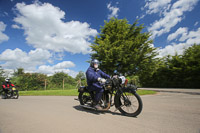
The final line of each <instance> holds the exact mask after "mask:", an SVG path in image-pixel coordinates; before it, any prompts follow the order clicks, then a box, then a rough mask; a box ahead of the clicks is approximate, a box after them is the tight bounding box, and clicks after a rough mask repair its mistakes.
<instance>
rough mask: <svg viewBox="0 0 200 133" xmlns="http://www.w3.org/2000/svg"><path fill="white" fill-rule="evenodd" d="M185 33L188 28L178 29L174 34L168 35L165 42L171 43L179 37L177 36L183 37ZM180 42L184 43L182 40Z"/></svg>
mask: <svg viewBox="0 0 200 133" xmlns="http://www.w3.org/2000/svg"><path fill="white" fill-rule="evenodd" d="M187 32H188V28H186V27H183V28H182V27H180V28H179V29H178V30H176V32H175V33H172V34H170V35H168V37H167V40H168V41H172V40H174V39H176V38H177V36H179V35H185V34H187ZM181 41H184V40H181Z"/></svg>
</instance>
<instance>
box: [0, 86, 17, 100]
mask: <svg viewBox="0 0 200 133" xmlns="http://www.w3.org/2000/svg"><path fill="white" fill-rule="evenodd" d="M1 97H2V99H10V98H12V99H18V98H19V92H18V90H17V89H16V88H15V87H12V88H8V91H7V93H5V91H3V90H2V92H1Z"/></svg>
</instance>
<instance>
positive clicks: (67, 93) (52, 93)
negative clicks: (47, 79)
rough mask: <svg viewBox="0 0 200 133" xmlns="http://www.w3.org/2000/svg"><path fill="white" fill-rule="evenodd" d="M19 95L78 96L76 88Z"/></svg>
mask: <svg viewBox="0 0 200 133" xmlns="http://www.w3.org/2000/svg"><path fill="white" fill-rule="evenodd" d="M137 93H138V94H139V95H151V94H155V93H156V92H155V91H150V90H138V91H137ZM19 95H20V96H78V91H77V89H68V90H39V91H19Z"/></svg>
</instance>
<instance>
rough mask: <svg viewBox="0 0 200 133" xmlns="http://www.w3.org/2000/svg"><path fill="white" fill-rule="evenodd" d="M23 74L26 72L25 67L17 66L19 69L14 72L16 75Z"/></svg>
mask: <svg viewBox="0 0 200 133" xmlns="http://www.w3.org/2000/svg"><path fill="white" fill-rule="evenodd" d="M22 74H24V68H17V71H14V73H13V75H14V76H20V75H22Z"/></svg>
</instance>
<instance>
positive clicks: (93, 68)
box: [86, 59, 110, 110]
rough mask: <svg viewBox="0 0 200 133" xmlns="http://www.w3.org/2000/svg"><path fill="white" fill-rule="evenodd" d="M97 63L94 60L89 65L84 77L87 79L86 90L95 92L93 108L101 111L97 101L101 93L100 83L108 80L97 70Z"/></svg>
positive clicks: (107, 76) (106, 76) (105, 75)
mask: <svg viewBox="0 0 200 133" xmlns="http://www.w3.org/2000/svg"><path fill="white" fill-rule="evenodd" d="M98 66H99V61H98V60H96V59H94V60H92V61H91V63H90V67H89V68H88V69H87V72H86V77H87V84H88V89H89V90H92V91H96V95H95V99H94V100H95V101H94V102H95V103H94V105H95V108H97V109H98V110H101V107H100V105H99V101H100V100H101V96H102V93H103V91H104V90H103V88H102V83H105V82H106V80H105V79H108V78H110V76H109V75H107V74H106V73H104V72H103V71H101V70H100V69H99V68H98Z"/></svg>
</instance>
